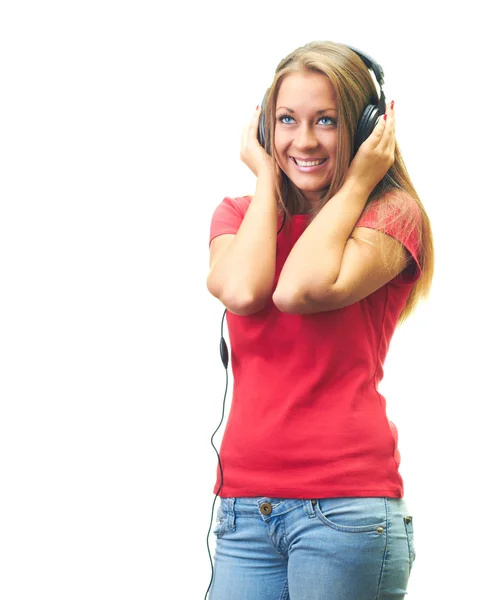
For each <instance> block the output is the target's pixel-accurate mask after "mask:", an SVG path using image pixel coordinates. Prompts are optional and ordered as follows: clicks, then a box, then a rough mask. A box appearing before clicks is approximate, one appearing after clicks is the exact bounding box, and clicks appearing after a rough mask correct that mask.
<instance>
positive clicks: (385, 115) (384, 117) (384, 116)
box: [383, 113, 387, 121]
mask: <svg viewBox="0 0 488 600" xmlns="http://www.w3.org/2000/svg"><path fill="white" fill-rule="evenodd" d="M386 117H387V114H386V113H385V114H384V115H383V119H385V121H386Z"/></svg>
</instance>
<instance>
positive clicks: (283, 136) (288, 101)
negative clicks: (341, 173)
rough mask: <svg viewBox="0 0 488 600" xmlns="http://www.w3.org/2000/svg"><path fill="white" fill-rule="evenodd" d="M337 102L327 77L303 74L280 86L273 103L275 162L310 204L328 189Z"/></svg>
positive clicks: (334, 148) (333, 161)
mask: <svg viewBox="0 0 488 600" xmlns="http://www.w3.org/2000/svg"><path fill="white" fill-rule="evenodd" d="M337 116H338V113H337V102H336V95H335V91H334V88H333V87H332V84H331V83H330V80H329V78H328V77H326V76H325V75H323V74H321V73H316V72H311V71H305V72H297V73H291V74H289V75H287V76H286V77H285V78H284V79H283V81H282V82H281V86H280V89H279V91H278V97H277V99H276V125H275V139H274V141H275V148H276V160H277V162H278V164H279V166H280V167H281V169H282V170H283V172H284V173H286V175H287V176H288V177H289V179H290V180H291V181H292V182H293V183H294V184H295V185H296V186H297V188H298V189H299V190H300V191H301V192H302V194H303V195H304V197H305V199H306V200H307V202H310V203H311V204H314V203H316V202H318V201H319V199H320V198H321V197H322V196H323V195H324V193H325V190H326V189H327V188H328V187H329V186H330V184H331V181H332V176H333V174H334V169H335V165H336V154H337V143H338V134H337Z"/></svg>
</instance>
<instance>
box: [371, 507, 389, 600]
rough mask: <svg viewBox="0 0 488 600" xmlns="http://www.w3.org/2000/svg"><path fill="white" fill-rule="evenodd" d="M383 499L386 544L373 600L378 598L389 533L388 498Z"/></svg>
mask: <svg viewBox="0 0 488 600" xmlns="http://www.w3.org/2000/svg"><path fill="white" fill-rule="evenodd" d="M384 501H385V508H386V529H385V535H386V544H385V552H384V554H383V562H382V563H381V570H380V576H379V579H378V590H377V591H376V598H375V600H378V598H379V594H380V588H381V584H382V583H383V573H384V571H385V564H386V556H387V554H388V543H389V535H388V534H389V532H390V511H389V508H390V506H389V503H388V498H384Z"/></svg>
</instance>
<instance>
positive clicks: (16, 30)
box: [0, 0, 488, 600]
mask: <svg viewBox="0 0 488 600" xmlns="http://www.w3.org/2000/svg"><path fill="white" fill-rule="evenodd" d="M474 6H475V3H474V2H469V1H468V2H463V3H459V4H455V3H449V2H438V3H436V2H428V1H425V2H421V3H418V4H415V3H414V2H412V1H409V2H390V3H384V4H382V5H381V6H380V5H378V4H376V3H369V2H360V3H358V4H357V5H355V4H354V3H351V2H347V3H337V2H336V3H326V2H318V1H315V0H310V1H309V2H306V3H300V2H280V3H278V2H270V3H269V4H266V3H265V2H264V1H260V2H255V1H246V2H240V3H239V4H234V3H232V2H228V1H227V2H211V1H208V2H202V3H198V4H197V3H194V4H188V3H186V4H185V3H177V4H176V5H167V6H166V7H164V6H163V3H162V2H149V1H144V0H138V2H135V1H125V2H124V1H119V2H110V1H108V0H97V1H86V0H85V1H84V2H74V1H73V2H61V1H58V2H54V1H52V0H50V1H48V0H46V1H45V2H25V1H22V0H17V1H15V2H13V1H11V2H4V3H3V4H2V8H1V13H0V56H1V67H0V68H1V73H0V86H1V93H0V124H1V131H0V144H1V162H0V174H1V187H2V189H1V211H0V304H1V307H0V319H1V329H0V345H1V356H0V385H1V390H0V392H1V396H0V403H1V404H0V597H1V598H2V600H17V599H22V600H27V599H28V600H36V599H38V598H49V599H50V600H57V599H62V600H66V599H70V600H75V599H76V600H78V599H83V600H85V599H88V598H89V599H90V600H95V599H97V600H98V599H103V600H106V599H117V600H122V599H124V600H125V599H137V600H139V599H142V598H144V599H145V600H152V599H165V600H166V599H171V600H173V599H175V600H180V599H182V600H197V599H203V597H204V594H205V591H206V589H207V585H208V583H209V579H210V572H211V571H210V562H209V557H208V554H207V548H206V535H207V530H208V527H209V524H210V516H211V514H210V513H211V506H212V500H213V495H212V488H213V483H214V478H215V469H216V456H215V453H214V450H213V449H212V447H211V445H210V436H211V434H212V433H213V431H214V430H215V427H216V426H217V424H218V422H219V419H220V414H221V409H222V400H223V395H224V388H225V371H224V369H223V367H222V364H221V362H220V358H219V340H220V325H221V318H222V314H223V310H224V308H223V306H222V305H220V303H219V302H218V301H217V300H216V299H215V298H213V297H212V296H211V295H210V294H209V293H208V291H207V290H206V286H205V278H206V274H207V268H208V234H209V226H210V219H211V215H212V213H213V210H214V209H215V207H216V206H217V204H218V203H219V202H220V201H221V200H222V198H223V197H224V196H226V195H242V194H246V193H250V192H253V190H254V178H253V177H252V175H251V174H250V172H249V171H248V170H247V168H246V167H245V166H244V165H243V164H242V163H241V162H240V160H239V143H240V134H241V130H242V128H243V126H244V125H245V124H246V122H247V121H248V120H249V119H250V117H251V116H252V113H253V111H254V109H255V106H256V104H257V103H258V102H260V101H261V99H262V96H263V94H264V92H265V89H266V88H267V86H268V85H269V83H270V82H271V80H272V77H273V73H274V69H275V67H276V65H277V64H278V62H279V61H280V59H281V58H282V57H283V56H285V55H286V54H287V53H288V52H289V51H291V50H292V49H294V48H295V47H297V46H299V45H302V44H304V43H306V42H308V41H311V40H314V39H322V40H327V39H328V40H333V41H338V42H344V43H348V44H351V45H354V46H356V47H358V48H360V49H362V50H363V51H365V52H366V53H368V54H370V55H371V56H373V57H374V58H375V59H376V60H377V61H378V62H379V63H380V64H382V66H383V68H384V71H385V86H384V89H385V93H386V96H387V100H391V99H394V100H395V109H396V120H397V140H398V143H399V145H400V148H401V150H402V152H403V156H404V159H405V162H406V164H407V168H408V170H409V173H410V175H411V177H412V179H413V181H414V184H415V185H416V188H417V191H418V193H419V195H420V197H421V199H422V200H423V202H424V205H425V207H426V209H427V211H428V213H429V215H430V217H431V220H432V227H433V231H434V235H435V245H436V259H437V263H436V267H437V269H436V276H435V280H434V285H433V289H432V294H431V298H430V300H429V301H428V302H426V303H423V304H422V305H421V306H420V307H419V309H418V310H417V312H416V313H415V315H414V316H413V317H412V318H411V319H410V320H409V321H407V323H406V324H405V325H404V326H403V327H402V328H400V329H399V330H398V331H397V332H396V335H395V337H394V339H393V342H392V345H391V349H390V353H389V356H388V359H387V364H386V376H385V379H384V382H383V387H382V392H383V394H384V395H385V396H386V399H387V406H388V416H389V418H390V419H391V420H392V421H394V422H395V424H396V425H397V427H398V429H399V436H400V437H399V443H400V451H401V454H402V464H401V474H402V476H403V478H404V480H405V499H406V501H407V503H408V505H409V507H410V512H411V513H412V515H414V522H415V540H416V550H417V561H416V563H415V566H414V569H413V571H412V576H411V579H410V585H409V596H408V597H409V598H411V599H412V600H424V599H425V600H427V599H428V600H431V599H432V598H435V599H436V600H437V599H440V598H475V597H476V598H479V597H481V596H480V594H481V595H482V593H483V592H482V590H485V589H486V585H485V583H484V581H485V575H484V569H485V561H482V552H483V551H484V550H483V549H484V545H483V528H484V524H485V521H486V519H485V513H486V507H485V504H484V501H485V498H486V496H485V495H484V494H483V493H482V492H483V489H485V488H484V486H485V485H486V483H485V477H486V450H485V448H486V445H485V438H486V428H485V425H484V415H485V412H484V411H483V409H484V408H485V406H484V405H485V404H486V400H487V391H486V372H487V366H486V358H487V345H486V338H487V333H488V328H487V318H486V304H487V302H486V292H485V291H484V290H485V289H486V287H485V286H486V282H485V274H486V255H487V254H486V238H485V230H486V216H487V210H486V202H487V193H486V185H485V182H486V180H485V175H486V158H487V156H486V149H485V140H486V138H487V127H486V121H487V119H486V106H485V97H486V96H485V89H486V88H485V83H484V81H485V78H486V65H485V61H483V62H482V56H486V47H485V46H484V45H482V43H481V39H482V38H483V34H484V32H483V31H482V29H481V28H482V22H483V19H482V17H481V14H480V12H478V13H476V9H475V8H474ZM478 10H481V9H478ZM224 331H225V336H226V339H227V331H226V329H224ZM230 397H231V386H230V387H229V393H228V396H227V402H228V403H229V404H230ZM219 440H220V437H219V436H216V440H215V441H216V443H218V442H219ZM211 544H212V547H213V540H212V542H211ZM485 558H486V557H485Z"/></svg>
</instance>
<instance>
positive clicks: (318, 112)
mask: <svg viewBox="0 0 488 600" xmlns="http://www.w3.org/2000/svg"><path fill="white" fill-rule="evenodd" d="M282 108H284V109H285V110H287V111H288V112H291V113H294V112H295V111H294V110H293V108H287V107H286V106H280V107H278V108H277V109H276V110H281V109H282ZM329 111H333V112H337V110H336V109H335V108H324V109H323V110H318V111H317V112H316V114H317V115H321V114H322V113H326V112H329Z"/></svg>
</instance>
